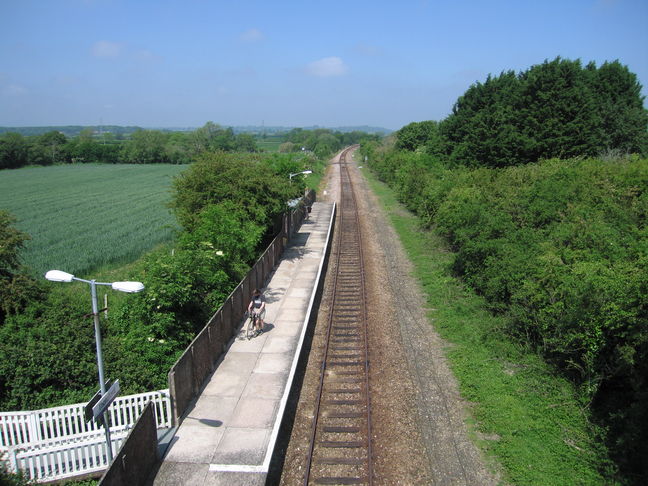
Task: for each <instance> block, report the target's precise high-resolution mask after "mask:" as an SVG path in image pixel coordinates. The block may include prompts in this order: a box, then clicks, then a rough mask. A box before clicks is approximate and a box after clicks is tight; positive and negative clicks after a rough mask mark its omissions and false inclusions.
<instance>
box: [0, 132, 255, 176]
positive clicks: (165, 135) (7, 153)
mask: <svg viewBox="0 0 648 486" xmlns="http://www.w3.org/2000/svg"><path fill="white" fill-rule="evenodd" d="M215 150H221V151H224V152H256V151H257V148H256V141H255V138H254V136H252V135H250V134H247V133H240V134H235V133H234V131H233V130H232V129H231V128H222V127H220V126H218V125H216V124H215V123H212V122H207V123H206V124H205V125H204V126H203V127H201V128H198V129H197V130H194V131H192V132H167V131H160V130H136V131H135V132H133V133H132V134H131V135H130V138H129V139H127V140H119V139H117V138H116V137H115V135H114V134H112V133H103V134H101V135H98V134H96V133H95V132H94V130H93V129H91V128H86V129H84V130H82V131H81V133H80V134H79V136H77V137H70V138H68V137H67V136H65V135H64V134H63V133H61V132H59V131H57V130H52V131H49V132H47V133H44V134H42V135H32V136H26V137H25V136H23V135H21V134H19V133H14V132H8V133H5V134H3V135H0V169H15V168H19V167H24V166H27V165H54V164H65V163H109V164H188V163H190V162H191V161H192V160H193V159H194V158H195V157H196V156H197V155H198V154H200V153H202V152H205V151H215Z"/></svg>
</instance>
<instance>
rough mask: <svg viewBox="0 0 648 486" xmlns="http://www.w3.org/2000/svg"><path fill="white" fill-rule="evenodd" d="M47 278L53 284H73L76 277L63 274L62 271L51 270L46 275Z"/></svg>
mask: <svg viewBox="0 0 648 486" xmlns="http://www.w3.org/2000/svg"><path fill="white" fill-rule="evenodd" d="M45 278H46V279H47V280H51V281H52V282H71V281H72V279H74V275H72V274H71V273H67V272H62V271H61V270H50V271H49V272H47V273H46V274H45Z"/></svg>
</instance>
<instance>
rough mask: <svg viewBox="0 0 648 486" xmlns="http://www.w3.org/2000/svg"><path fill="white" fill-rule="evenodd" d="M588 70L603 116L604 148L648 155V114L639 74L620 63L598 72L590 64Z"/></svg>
mask: <svg viewBox="0 0 648 486" xmlns="http://www.w3.org/2000/svg"><path fill="white" fill-rule="evenodd" d="M587 69H588V71H589V72H590V76H591V85H592V90H593V92H594V94H595V99H596V104H597V109H598V112H599V114H600V117H601V128H602V135H603V140H602V141H601V144H602V148H604V149H614V150H618V151H621V152H643V153H644V154H645V153H646V152H647V151H648V140H647V137H648V135H647V132H646V128H647V127H648V111H647V110H646V109H645V108H644V104H643V102H644V99H645V97H644V96H642V95H641V84H640V83H639V81H637V75H636V74H634V73H631V72H630V70H629V69H628V67H627V66H623V65H622V64H621V63H620V62H619V61H618V60H617V61H613V62H605V63H603V65H602V66H601V67H599V68H598V69H596V66H595V65H594V63H590V64H588V66H587Z"/></svg>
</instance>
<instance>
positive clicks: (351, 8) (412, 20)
mask: <svg viewBox="0 0 648 486" xmlns="http://www.w3.org/2000/svg"><path fill="white" fill-rule="evenodd" d="M556 56H562V57H563V58H567V59H581V60H582V61H583V63H587V62H589V61H595V62H596V63H597V65H600V64H601V63H602V62H604V61H606V60H609V61H612V60H615V59H618V60H619V61H620V62H621V63H623V64H625V65H627V66H628V67H629V69H630V70H631V71H632V72H634V73H635V74H637V76H638V78H639V82H640V83H641V84H642V85H643V86H644V90H643V93H644V95H645V94H647V93H648V89H647V88H648V86H647V85H648V1H647V0H559V1H554V0H544V1H535V0H534V1H525V0H517V1H512V0H490V1H461V0H458V1H450V0H448V1H437V0H412V1H409V0H401V1H399V2H393V1H392V2H387V1H381V0H373V1H364V0H344V1H338V0H329V1H326V2H324V1H313V0H301V1H280V0H275V1H269V0H266V1H249V0H237V1H232V0H231V1H216V0H183V1H175V0H155V1H154V0H130V1H126V0H56V1H55V0H40V1H37V0H0V125H2V126H36V125H72V124H75V125H76V124H79V125H98V124H100V123H103V124H106V125H139V126H143V127H196V126H201V125H203V124H204V123H205V122H207V121H210V120H211V121H213V122H215V123H218V124H221V125H223V126H242V125H261V124H262V123H264V124H265V125H266V126H276V125H282V126H311V125H320V126H328V127H337V126H349V125H372V126H381V127H385V128H390V129H398V128H400V127H401V126H403V125H405V124H407V123H410V122H412V121H421V120H441V119H443V118H444V117H446V116H447V115H448V113H449V112H450V110H451V109H452V106H453V104H454V102H455V101H456V99H457V97H458V96H460V95H461V94H462V93H464V92H465V90H466V89H467V88H468V87H469V86H470V85H471V84H472V83H474V82H475V81H483V80H484V79H485V78H486V76H487V75H488V74H489V73H492V74H499V73H500V72H501V71H503V70H509V69H512V70H515V71H521V70H525V69H527V68H528V67H530V66H532V65H534V64H539V63H542V62H543V61H544V60H545V59H554V58H555V57H556Z"/></svg>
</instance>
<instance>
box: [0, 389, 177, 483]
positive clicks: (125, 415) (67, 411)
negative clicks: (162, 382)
mask: <svg viewBox="0 0 648 486" xmlns="http://www.w3.org/2000/svg"><path fill="white" fill-rule="evenodd" d="M149 401H151V402H153V403H154V405H155V419H156V423H157V427H158V429H160V428H169V427H172V413H171V399H170V395H169V390H168V389H167V390H158V391H153V392H147V393H139V394H137V395H127V396H123V397H117V398H116V399H115V401H114V402H113V404H112V405H111V406H110V408H109V409H108V414H109V416H110V424H111V426H110V434H111V441H112V449H113V455H116V453H117V451H119V448H120V447H121V444H122V442H123V441H124V439H125V438H126V436H127V435H128V431H129V430H130V429H131V428H132V427H133V425H135V422H136V421H137V419H138V418H139V416H140V414H141V413H142V410H143V409H144V406H145V405H146V404H147V403H148V402H149ZM85 405H86V404H85V403H77V404H74V405H66V406H63V407H55V408H47V409H43V410H32V411H26V412H0V456H2V457H1V459H2V460H3V461H4V462H6V463H8V465H9V468H10V470H12V471H18V470H21V471H23V472H24V473H25V475H26V476H27V477H28V478H30V479H35V480H37V481H51V480H55V479H64V478H69V477H73V476H78V475H81V474H88V473H92V472H96V471H101V470H103V469H105V468H106V467H107V466H108V460H107V454H106V440H105V431H104V429H103V427H102V426H100V425H98V424H97V423H96V422H95V421H94V420H91V421H90V422H86V420H85V416H84V408H85Z"/></svg>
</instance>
